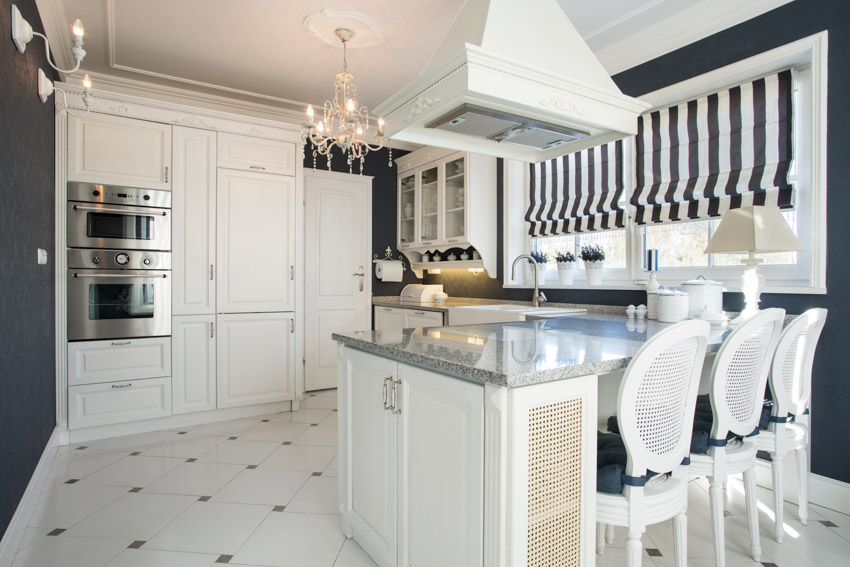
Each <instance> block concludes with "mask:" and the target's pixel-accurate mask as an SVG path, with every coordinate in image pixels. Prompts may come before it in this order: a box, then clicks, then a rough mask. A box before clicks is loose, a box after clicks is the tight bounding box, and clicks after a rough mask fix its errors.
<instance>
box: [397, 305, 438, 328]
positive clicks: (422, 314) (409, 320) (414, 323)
mask: <svg viewBox="0 0 850 567" xmlns="http://www.w3.org/2000/svg"><path fill="white" fill-rule="evenodd" d="M404 315H405V322H404V328H405V329H410V328H414V327H442V326H443V314H442V313H439V312H437V311H417V310H415V309H405V310H404Z"/></svg>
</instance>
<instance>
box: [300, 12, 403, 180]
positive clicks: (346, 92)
mask: <svg viewBox="0 0 850 567" xmlns="http://www.w3.org/2000/svg"><path fill="white" fill-rule="evenodd" d="M334 33H336V36H337V37H338V38H339V40H340V41H341V42H342V72H341V73H337V74H336V75H334V78H335V79H336V81H335V83H334V98H333V101H330V100H326V101H325V104H324V110H323V115H322V119H321V120H319V121H318V122H317V121H316V119H315V117H314V112H313V105H308V106H307V122H305V123H304V127H303V129H302V131H301V141H302V143H303V144H304V146H306V144H307V141H308V140H309V141H310V142H311V143H312V144H313V169H316V159H317V157H318V156H319V155H320V154H321V155H323V156H326V157H327V164H328V170H330V169H331V158H332V157H333V156H332V155H331V150H332V149H333V148H334V146H336V147H337V148H339V150H341V151H342V153H343V155H345V156H346V160H347V163H348V172H349V173H351V171H352V167H353V164H354V162H355V161H359V162H360V174H361V175H362V174H363V162H364V161H365V159H366V154H367V153H369V152H370V151H375V150H380V149H381V148H382V147H384V119H383V118H378V129H377V131H376V130H372V131H371V132H370V130H369V109H368V108H366V107H365V106H359V105H358V104H357V86H356V85H355V84H354V75H352V74H351V73H349V72H348V58H347V55H348V50H347V44H348V42H349V41H350V40H351V38H353V37H354V31H352V30H350V29H348V28H337V29H336V30H335V32H334ZM304 146H302V147H304ZM389 151H390V160H389V165H390V166H392V148H389Z"/></svg>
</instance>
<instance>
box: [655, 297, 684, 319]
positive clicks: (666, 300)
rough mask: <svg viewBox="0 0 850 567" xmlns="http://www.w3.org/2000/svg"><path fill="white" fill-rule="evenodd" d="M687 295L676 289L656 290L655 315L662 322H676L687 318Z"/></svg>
mask: <svg viewBox="0 0 850 567" xmlns="http://www.w3.org/2000/svg"><path fill="white" fill-rule="evenodd" d="M689 308H690V303H689V297H688V294H687V293H684V292H682V291H677V290H669V289H665V290H661V291H659V292H658V300H657V307H656V315H657V317H658V320H659V321H660V322H662V323H678V322H679V321H684V320H685V319H687V318H688V314H689Z"/></svg>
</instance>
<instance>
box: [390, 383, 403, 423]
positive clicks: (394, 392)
mask: <svg viewBox="0 0 850 567" xmlns="http://www.w3.org/2000/svg"><path fill="white" fill-rule="evenodd" d="M396 386H401V380H393V389H392V392H391V394H392V396H391V397H392V400H393V403H392V410H393V414H394V415H398V414H400V413H401V408H399V407H398V405H397V403H398V399H397V398H396V391H395V387H396Z"/></svg>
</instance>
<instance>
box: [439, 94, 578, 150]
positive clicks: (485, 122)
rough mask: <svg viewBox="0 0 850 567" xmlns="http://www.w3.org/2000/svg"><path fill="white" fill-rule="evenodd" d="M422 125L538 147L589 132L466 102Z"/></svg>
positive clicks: (567, 140)
mask: <svg viewBox="0 0 850 567" xmlns="http://www.w3.org/2000/svg"><path fill="white" fill-rule="evenodd" d="M425 127H426V128H437V129H439V130H444V131H446V132H455V133H458V134H463V135H467V136H475V137H476V138H482V139H485V140H491V141H493V142H500V143H501V142H504V143H506V144H517V145H519V146H526V147H529V148H537V149H538V150H546V149H549V148H554V147H557V146H560V145H563V144H568V143H570V142H572V141H575V140H580V139H582V138H587V137H588V136H590V133H589V132H579V131H577V130H575V129H571V128H565V127H563V126H556V125H554V124H544V123H543V122H537V121H534V120H529V119H527V118H521V117H519V116H514V115H512V114H507V113H504V112H496V111H495V110H488V109H486V108H480V107H477V106H471V105H468V104H464V105H462V106H461V107H460V108H457V109H455V110H454V111H452V112H450V113H448V114H446V115H445V116H441V117H440V118H438V119H437V120H435V121H433V122H431V123H430V124H427V125H426V126H425Z"/></svg>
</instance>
